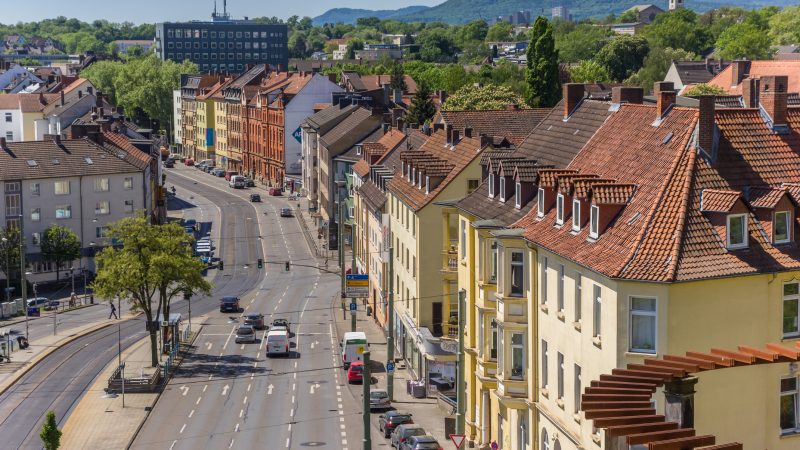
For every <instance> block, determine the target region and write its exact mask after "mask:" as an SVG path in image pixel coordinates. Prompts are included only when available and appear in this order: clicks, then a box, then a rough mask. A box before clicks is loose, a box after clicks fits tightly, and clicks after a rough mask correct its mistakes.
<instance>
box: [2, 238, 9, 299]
mask: <svg viewBox="0 0 800 450" xmlns="http://www.w3.org/2000/svg"><path fill="white" fill-rule="evenodd" d="M3 250H4V251H5V252H6V301H7V302H8V301H10V300H11V299H10V298H9V297H10V296H11V276H10V275H9V274H8V272H9V267H8V253H9V251H8V250H9V248H8V239H6V238H3Z"/></svg>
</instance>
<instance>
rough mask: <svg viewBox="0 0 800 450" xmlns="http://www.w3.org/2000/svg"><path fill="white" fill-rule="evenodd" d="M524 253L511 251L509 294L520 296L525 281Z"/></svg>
mask: <svg viewBox="0 0 800 450" xmlns="http://www.w3.org/2000/svg"><path fill="white" fill-rule="evenodd" d="M524 271H525V255H524V254H523V253H522V252H511V296H512V297H522V289H523V287H524V281H525V272H524Z"/></svg>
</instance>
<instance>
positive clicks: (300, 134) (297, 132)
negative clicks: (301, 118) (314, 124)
mask: <svg viewBox="0 0 800 450" xmlns="http://www.w3.org/2000/svg"><path fill="white" fill-rule="evenodd" d="M292 137H293V138H294V139H295V140H296V141H297V142H298V143H302V142H303V132H302V128H301V127H297V129H296V130H294V132H293V133H292Z"/></svg>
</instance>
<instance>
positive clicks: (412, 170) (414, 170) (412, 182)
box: [409, 167, 417, 186]
mask: <svg viewBox="0 0 800 450" xmlns="http://www.w3.org/2000/svg"><path fill="white" fill-rule="evenodd" d="M409 172H411V185H412V186H413V185H414V184H416V183H415V180H416V178H415V176H416V174H417V170H416V169H414V168H413V167H412V168H411V170H410V171H409Z"/></svg>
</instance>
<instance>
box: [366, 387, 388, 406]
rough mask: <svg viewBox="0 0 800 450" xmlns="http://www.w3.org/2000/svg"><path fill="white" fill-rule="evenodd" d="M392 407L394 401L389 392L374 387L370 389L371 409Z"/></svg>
mask: <svg viewBox="0 0 800 450" xmlns="http://www.w3.org/2000/svg"><path fill="white" fill-rule="evenodd" d="M391 407H392V401H391V400H390V399H389V393H388V392H386V391H385V390H383V389H374V390H371V391H369V409H370V410H372V409H389V408H391Z"/></svg>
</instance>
